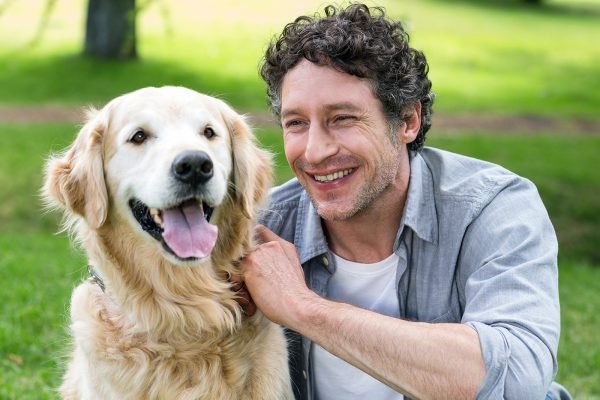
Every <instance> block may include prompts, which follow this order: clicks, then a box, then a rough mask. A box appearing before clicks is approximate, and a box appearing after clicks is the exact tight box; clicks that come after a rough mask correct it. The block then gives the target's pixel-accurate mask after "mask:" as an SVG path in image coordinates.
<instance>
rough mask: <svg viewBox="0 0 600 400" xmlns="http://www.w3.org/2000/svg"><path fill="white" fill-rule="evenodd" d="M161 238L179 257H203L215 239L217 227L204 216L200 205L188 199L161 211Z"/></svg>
mask: <svg viewBox="0 0 600 400" xmlns="http://www.w3.org/2000/svg"><path fill="white" fill-rule="evenodd" d="M162 218H163V228H164V232H163V235H162V236H163V239H165V242H167V244H168V245H169V247H170V248H171V250H173V251H174V252H175V254H177V256H178V257H180V258H190V257H194V258H204V257H206V256H208V255H209V254H210V252H211V251H212V249H213V247H214V246H215V243H216V241H217V233H218V230H217V227H216V226H214V225H211V224H209V223H208V221H206V219H205V218H204V212H203V210H202V206H201V205H200V204H198V202H197V201H189V202H186V203H184V204H183V205H182V206H181V207H175V208H169V209H166V210H163V211H162Z"/></svg>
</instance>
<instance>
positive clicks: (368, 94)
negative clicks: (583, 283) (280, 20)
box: [242, 4, 568, 400]
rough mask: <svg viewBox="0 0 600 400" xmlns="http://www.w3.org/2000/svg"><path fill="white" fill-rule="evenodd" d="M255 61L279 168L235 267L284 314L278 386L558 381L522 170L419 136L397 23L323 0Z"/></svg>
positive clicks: (548, 288) (495, 385) (543, 230)
mask: <svg viewBox="0 0 600 400" xmlns="http://www.w3.org/2000/svg"><path fill="white" fill-rule="evenodd" d="M261 73H262V76H263V78H264V79H265V81H266V82H267V85H268V95H269V99H270V102H271V105H272V108H273V111H274V113H275V115H276V116H277V117H278V118H279V119H280V121H281V125H282V128H283V135H284V145H285V154H286V157H287V160H288V162H289V164H290V166H291V168H292V169H293V171H294V173H295V175H296V179H293V180H292V181H290V182H288V183H286V184H284V185H282V186H280V187H278V188H275V189H274V190H273V192H272V194H271V201H270V204H269V207H268V210H267V212H266V213H265V215H264V217H263V219H262V222H263V223H264V225H265V226H266V227H264V226H263V227H259V228H258V238H259V240H260V242H261V243H262V244H261V245H260V246H259V247H258V248H257V250H256V251H254V252H253V253H252V254H250V255H249V256H248V257H247V258H246V259H245V260H244V261H243V262H242V271H243V273H244V280H245V282H246V286H247V287H248V289H249V291H250V294H251V296H252V299H253V301H254V302H255V304H256V306H258V308H259V309H260V310H261V311H262V312H263V313H264V314H265V315H266V316H267V317H268V318H270V319H271V320H273V321H275V322H277V323H279V324H281V325H283V326H285V327H287V328H289V331H288V334H289V337H290V350H291V355H292V356H291V360H290V365H291V371H292V379H293V381H294V386H295V388H296V397H297V398H298V399H319V400H329V399H345V400H346V399H367V398H368V399H389V400H398V399H403V398H408V397H410V398H433V399H436V398H449V399H463V398H476V397H477V398H481V399H501V398H506V399H544V398H545V397H546V398H568V393H567V392H566V391H564V389H562V388H561V387H560V386H559V385H557V384H555V383H553V382H552V380H553V378H554V376H555V374H556V370H557V362H556V354H557V346H558V338H559V330H560V328H559V327H560V322H559V301H558V283H557V266H556V255H557V244H556V237H555V234H554V230H553V228H552V225H551V223H550V221H549V218H548V215H547V213H546V210H545V208H544V206H543V204H542V202H541V200H540V198H539V195H538V193H537V191H536V189H535V187H534V186H533V184H531V182H529V181H527V180H526V179H523V178H520V177H518V176H516V175H514V174H513V173H511V172H509V171H507V170H505V169H503V168H501V167H499V166H496V165H493V164H489V163H486V162H483V161H479V160H475V159H471V158H467V157H464V156H459V155H456V154H451V153H448V152H444V151H441V150H437V149H433V148H427V147H423V143H424V140H425V134H426V133H427V131H428V130H429V127H430V125H431V107H432V102H433V94H432V93H431V91H430V90H431V82H430V81H429V79H428V76H427V74H428V66H427V62H426V59H425V56H424V55H423V54H422V53H421V52H419V51H417V50H415V49H413V48H411V47H410V46H409V45H408V35H407V34H406V33H405V32H404V30H403V28H402V25H401V24H400V23H399V22H394V21H391V20H389V19H387V18H386V16H385V13H384V11H383V10H382V9H380V8H369V7H367V6H365V5H361V4H352V5H350V6H348V7H347V8H345V9H336V8H335V7H333V6H328V7H326V8H325V15H324V16H322V17H319V16H316V17H306V16H304V17H299V18H298V19H296V21H295V22H294V23H292V24H289V25H287V26H286V28H285V29H284V31H283V33H282V34H281V36H280V37H279V38H278V40H277V41H276V42H274V43H272V44H271V46H270V47H269V48H268V50H267V53H266V56H265V60H264V63H263V66H262V69H261ZM405 396H406V397H405Z"/></svg>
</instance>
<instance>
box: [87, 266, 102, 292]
mask: <svg viewBox="0 0 600 400" xmlns="http://www.w3.org/2000/svg"><path fill="white" fill-rule="evenodd" d="M88 281H90V282H92V283H95V284H96V285H98V286H99V287H100V289H102V292H103V293H106V285H105V284H104V281H103V280H102V277H101V276H100V275H99V274H98V271H96V269H95V268H94V266H93V265H88Z"/></svg>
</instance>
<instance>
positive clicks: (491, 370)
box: [459, 178, 560, 400]
mask: <svg viewBox="0 0 600 400" xmlns="http://www.w3.org/2000/svg"><path fill="white" fill-rule="evenodd" d="M557 251H558V245H557V241H556V235H555V232H554V229H553V227H552V224H551V222H550V219H549V217H548V214H547V212H546V209H545V207H544V205H543V203H542V201H541V199H540V197H539V194H538V192H537V189H536V188H535V186H534V185H533V184H532V183H531V182H529V181H527V180H525V179H522V178H515V179H514V180H513V181H511V182H510V183H509V184H508V185H506V186H505V187H504V188H502V190H500V191H498V193H497V194H495V195H494V196H493V198H492V200H491V201H490V202H488V204H487V205H486V206H485V207H484V208H483V209H482V210H481V212H480V213H479V215H478V216H477V218H475V219H474V220H473V222H472V223H471V225H470V226H469V228H468V229H467V231H466V233H465V237H464V240H463V244H462V250H461V256H460V259H459V263H460V266H461V274H463V276H462V277H460V278H459V279H460V280H461V281H462V282H464V298H465V303H464V304H465V309H464V313H463V317H462V322H463V323H465V324H467V325H469V326H471V327H472V328H473V329H475V330H476V331H477V333H478V335H479V340H480V344H481V350H482V353H483V358H484V361H485V366H486V369H487V374H486V377H485V380H484V382H483V384H482V386H481V387H480V389H479V392H478V396H477V398H478V399H520V400H522V399H536V400H539V399H544V398H545V395H546V392H547V390H548V388H549V387H550V384H551V382H552V380H553V379H554V376H555V375H556V371H557V348H558V340H559V335H560V308H559V300H558V270H557Z"/></svg>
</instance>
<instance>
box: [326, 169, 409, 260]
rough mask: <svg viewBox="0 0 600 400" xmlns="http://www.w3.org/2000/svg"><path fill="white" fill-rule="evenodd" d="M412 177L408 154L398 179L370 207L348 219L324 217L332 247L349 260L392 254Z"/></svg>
mask: <svg viewBox="0 0 600 400" xmlns="http://www.w3.org/2000/svg"><path fill="white" fill-rule="evenodd" d="M409 179H410V164H409V162H408V157H406V158H405V159H404V163H403V165H402V166H401V167H400V169H399V172H398V177H397V179H396V181H395V182H394V183H393V184H392V185H390V187H388V188H387V189H386V190H385V191H384V192H383V193H382V194H381V195H380V196H379V197H378V198H377V199H376V200H375V201H374V202H373V203H372V204H371V205H370V206H369V207H368V208H367V209H365V210H363V211H361V212H359V213H357V214H356V215H354V216H353V217H351V218H348V219H346V220H338V221H333V220H329V221H326V220H322V224H323V229H324V231H325V234H326V235H327V239H328V243H329V248H330V250H331V251H333V252H334V253H335V254H337V255H338V256H340V257H342V258H345V259H346V260H349V261H354V262H360V263H365V264H370V263H375V262H377V261H381V260H383V259H385V258H387V257H389V256H390V255H391V254H392V251H393V247H394V240H395V239H396V235H397V233H398V229H399V228H400V222H401V219H402V214H403V212H404V205H405V203H406V197H407V193H408V184H409Z"/></svg>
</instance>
